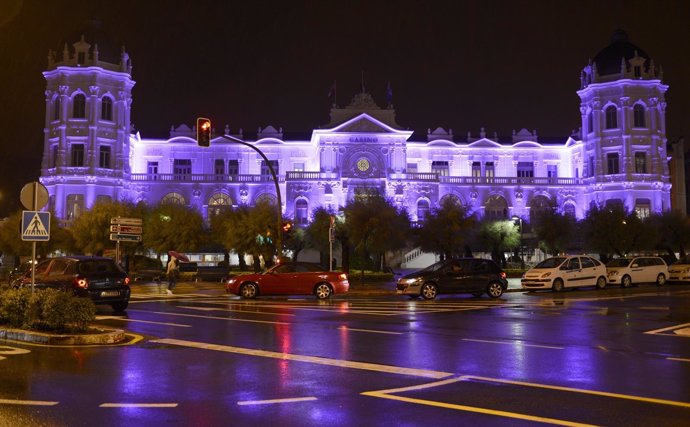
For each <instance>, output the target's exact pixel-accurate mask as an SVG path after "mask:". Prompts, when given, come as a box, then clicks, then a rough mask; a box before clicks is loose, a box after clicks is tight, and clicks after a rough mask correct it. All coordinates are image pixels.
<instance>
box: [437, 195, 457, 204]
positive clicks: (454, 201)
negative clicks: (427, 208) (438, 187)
mask: <svg viewBox="0 0 690 427" xmlns="http://www.w3.org/2000/svg"><path fill="white" fill-rule="evenodd" d="M446 203H452V204H454V205H455V206H462V201H461V200H460V197H458V196H457V195H456V194H446V195H445V196H443V197H441V200H439V202H438V205H439V206H443V205H445V204H446Z"/></svg>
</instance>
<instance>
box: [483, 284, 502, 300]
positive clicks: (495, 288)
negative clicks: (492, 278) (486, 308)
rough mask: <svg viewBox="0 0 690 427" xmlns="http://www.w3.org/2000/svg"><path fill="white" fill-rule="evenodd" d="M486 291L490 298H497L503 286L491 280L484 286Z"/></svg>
mask: <svg viewBox="0 0 690 427" xmlns="http://www.w3.org/2000/svg"><path fill="white" fill-rule="evenodd" d="M486 293H487V294H489V296H490V297H491V298H499V297H500V296H501V295H503V286H501V284H500V283H498V282H491V283H489V286H488V287H487V288H486Z"/></svg>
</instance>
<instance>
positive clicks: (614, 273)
mask: <svg viewBox="0 0 690 427" xmlns="http://www.w3.org/2000/svg"><path fill="white" fill-rule="evenodd" d="M606 271H607V275H608V278H609V285H621V286H622V287H624V288H629V287H631V286H632V285H633V284H637V283H656V284H657V285H658V286H663V285H664V283H666V278H667V277H668V266H667V265H666V263H665V262H664V260H663V259H661V258H659V257H658V256H637V257H628V258H615V259H612V260H611V261H609V262H607V263H606Z"/></svg>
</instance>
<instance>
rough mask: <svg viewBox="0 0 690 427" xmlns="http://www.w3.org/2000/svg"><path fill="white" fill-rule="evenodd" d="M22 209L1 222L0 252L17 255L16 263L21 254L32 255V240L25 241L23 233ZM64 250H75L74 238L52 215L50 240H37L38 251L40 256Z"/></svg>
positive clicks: (69, 251)
mask: <svg viewBox="0 0 690 427" xmlns="http://www.w3.org/2000/svg"><path fill="white" fill-rule="evenodd" d="M21 223H22V211H17V212H15V213H13V214H12V215H10V216H9V217H8V218H7V219H6V220H5V221H2V222H0V253H4V254H12V255H14V256H15V264H16V263H18V262H19V257H20V256H30V255H31V253H32V242H25V241H23V240H22V235H21V230H20V229H21ZM56 250H62V251H65V252H68V253H71V252H73V251H74V250H75V246H74V239H73V237H72V233H71V232H70V230H68V229H66V228H64V227H60V225H59V224H58V222H57V220H56V219H55V215H51V216H50V240H48V241H47V242H36V253H37V256H39V257H46V256H48V254H50V253H52V252H54V251H56Z"/></svg>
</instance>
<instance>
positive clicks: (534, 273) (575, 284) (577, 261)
mask: <svg viewBox="0 0 690 427" xmlns="http://www.w3.org/2000/svg"><path fill="white" fill-rule="evenodd" d="M584 286H595V287H596V288H597V289H603V288H605V287H606V266H605V265H604V264H602V263H601V262H600V261H599V260H596V259H594V258H592V257H589V256H585V255H569V256H557V257H553V258H548V259H545V260H544V261H542V262H540V263H539V264H537V265H536V266H534V267H533V268H531V269H529V270H527V271H526V272H525V274H524V275H523V276H522V288H523V289H525V290H538V289H551V290H553V291H554V292H560V291H562V290H563V289H565V288H579V287H584Z"/></svg>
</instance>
